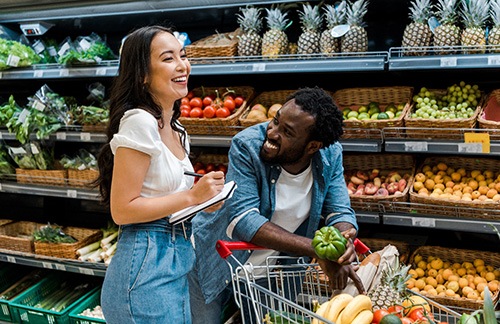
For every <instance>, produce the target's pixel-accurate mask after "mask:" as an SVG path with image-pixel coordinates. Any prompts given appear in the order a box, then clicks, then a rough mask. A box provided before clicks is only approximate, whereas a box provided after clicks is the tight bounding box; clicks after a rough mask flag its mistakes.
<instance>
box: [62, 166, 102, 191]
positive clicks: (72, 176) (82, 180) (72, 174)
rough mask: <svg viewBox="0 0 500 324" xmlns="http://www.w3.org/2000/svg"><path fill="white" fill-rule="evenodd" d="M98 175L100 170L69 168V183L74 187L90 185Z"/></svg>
mask: <svg viewBox="0 0 500 324" xmlns="http://www.w3.org/2000/svg"><path fill="white" fill-rule="evenodd" d="M98 176H99V171H97V170H91V169H87V170H74V169H68V185H69V186H72V187H89V185H90V184H91V183H92V182H93V181H94V180H96V179H97V177H98Z"/></svg>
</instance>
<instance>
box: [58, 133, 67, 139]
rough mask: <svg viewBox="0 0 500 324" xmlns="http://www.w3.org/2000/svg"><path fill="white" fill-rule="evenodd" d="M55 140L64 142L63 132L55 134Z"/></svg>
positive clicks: (64, 134) (64, 135)
mask: <svg viewBox="0 0 500 324" xmlns="http://www.w3.org/2000/svg"><path fill="white" fill-rule="evenodd" d="M56 139H58V140H63V141H64V140H65V139H66V133H65V132H57V133H56Z"/></svg>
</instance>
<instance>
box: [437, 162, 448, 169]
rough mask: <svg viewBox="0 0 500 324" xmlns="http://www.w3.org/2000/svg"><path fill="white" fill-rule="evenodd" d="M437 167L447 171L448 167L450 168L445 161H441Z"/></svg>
mask: <svg viewBox="0 0 500 324" xmlns="http://www.w3.org/2000/svg"><path fill="white" fill-rule="evenodd" d="M437 168H438V170H440V171H445V170H446V169H448V166H447V165H446V163H444V162H439V163H438V165H437Z"/></svg>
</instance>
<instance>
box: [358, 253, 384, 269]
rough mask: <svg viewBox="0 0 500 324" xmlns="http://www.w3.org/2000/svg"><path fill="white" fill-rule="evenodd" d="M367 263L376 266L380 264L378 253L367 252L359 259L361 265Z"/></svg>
mask: <svg viewBox="0 0 500 324" xmlns="http://www.w3.org/2000/svg"><path fill="white" fill-rule="evenodd" d="M368 263H372V264H373V265H375V266H377V267H378V265H379V264H380V253H378V252H374V253H372V254H369V255H368V256H367V257H366V258H364V259H363V261H361V264H360V265H361V266H364V265H367V264H368Z"/></svg>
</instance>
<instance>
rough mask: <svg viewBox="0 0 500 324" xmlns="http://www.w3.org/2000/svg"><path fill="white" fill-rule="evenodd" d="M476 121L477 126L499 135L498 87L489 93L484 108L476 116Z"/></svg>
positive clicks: (499, 95) (499, 105)
mask: <svg viewBox="0 0 500 324" xmlns="http://www.w3.org/2000/svg"><path fill="white" fill-rule="evenodd" d="M477 122H478V125H479V128H482V129H489V130H494V133H495V134H496V135H497V136H498V135H500V134H499V133H500V89H497V90H493V91H492V92H491V93H490V95H489V96H488V100H487V101H486V104H485V106H484V109H483V110H482V111H481V112H480V113H479V115H478V117H477ZM497 130H498V132H499V133H497Z"/></svg>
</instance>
